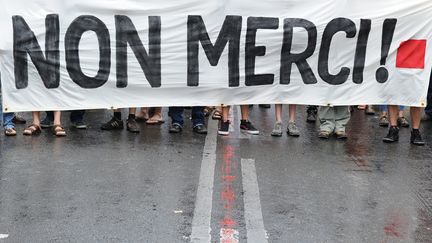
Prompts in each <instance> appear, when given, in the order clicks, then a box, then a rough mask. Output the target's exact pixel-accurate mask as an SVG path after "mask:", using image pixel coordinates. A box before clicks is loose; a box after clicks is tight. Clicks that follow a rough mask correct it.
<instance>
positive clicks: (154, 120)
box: [146, 116, 165, 125]
mask: <svg viewBox="0 0 432 243" xmlns="http://www.w3.org/2000/svg"><path fill="white" fill-rule="evenodd" d="M163 123H165V121H164V119H163V118H162V117H160V118H155V117H154V116H153V117H151V118H150V119H148V120H147V121H146V124H147V125H160V124H163Z"/></svg>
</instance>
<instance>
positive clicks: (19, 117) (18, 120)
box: [12, 115, 27, 124]
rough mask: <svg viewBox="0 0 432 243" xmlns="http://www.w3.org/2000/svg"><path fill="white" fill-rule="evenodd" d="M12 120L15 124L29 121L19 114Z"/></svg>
mask: <svg viewBox="0 0 432 243" xmlns="http://www.w3.org/2000/svg"><path fill="white" fill-rule="evenodd" d="M12 122H13V123H14V124H26V123H27V121H26V120H25V119H24V118H22V117H21V116H18V115H16V116H15V117H14V118H13V120H12Z"/></svg>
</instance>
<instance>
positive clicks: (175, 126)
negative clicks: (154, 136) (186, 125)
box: [168, 123, 183, 133]
mask: <svg viewBox="0 0 432 243" xmlns="http://www.w3.org/2000/svg"><path fill="white" fill-rule="evenodd" d="M182 131H183V127H182V126H180V124H178V123H173V124H171V126H170V128H169V130H168V132H169V133H181V132H182Z"/></svg>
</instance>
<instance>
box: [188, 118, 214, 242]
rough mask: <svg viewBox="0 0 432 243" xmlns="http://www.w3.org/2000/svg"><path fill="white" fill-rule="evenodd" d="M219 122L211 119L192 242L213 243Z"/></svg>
mask: <svg viewBox="0 0 432 243" xmlns="http://www.w3.org/2000/svg"><path fill="white" fill-rule="evenodd" d="M217 130H218V129H217V122H216V121H213V120H211V119H209V122H208V131H209V133H208V135H207V137H206V140H205V144H204V150H203V159H202V162H201V172H200V177H199V184H198V189H197V197H196V203H195V210H194V216H193V219H192V234H191V242H211V226H210V223H211V214H212V202H213V185H214V175H215V166H216V146H217Z"/></svg>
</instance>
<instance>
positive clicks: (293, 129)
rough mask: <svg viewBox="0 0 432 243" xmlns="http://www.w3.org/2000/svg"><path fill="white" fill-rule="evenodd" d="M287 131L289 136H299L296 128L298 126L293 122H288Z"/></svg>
mask: <svg viewBox="0 0 432 243" xmlns="http://www.w3.org/2000/svg"><path fill="white" fill-rule="evenodd" d="M287 133H288V135H290V136H291V137H299V136H300V130H299V129H298V127H297V125H296V124H295V122H290V123H288V127H287Z"/></svg>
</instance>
